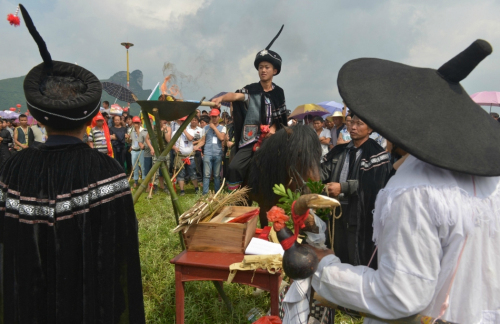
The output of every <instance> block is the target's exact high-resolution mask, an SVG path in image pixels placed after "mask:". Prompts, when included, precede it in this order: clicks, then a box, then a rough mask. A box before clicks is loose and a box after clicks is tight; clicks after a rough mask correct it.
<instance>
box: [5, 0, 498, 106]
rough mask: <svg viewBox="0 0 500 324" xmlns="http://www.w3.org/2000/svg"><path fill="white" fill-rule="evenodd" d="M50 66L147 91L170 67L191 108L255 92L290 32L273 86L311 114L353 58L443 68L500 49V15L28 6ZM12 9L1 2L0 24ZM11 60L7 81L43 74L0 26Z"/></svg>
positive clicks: (303, 7) (91, 1)
mask: <svg viewBox="0 0 500 324" xmlns="http://www.w3.org/2000/svg"><path fill="white" fill-rule="evenodd" d="M24 2H25V3H24V4H25V6H26V8H27V9H28V10H29V11H30V13H31V14H32V17H33V20H34V21H35V25H36V26H37V27H38V29H39V31H40V33H41V34H42V36H43V37H44V38H45V40H46V42H47V45H48V47H49V50H50V52H51V54H52V56H53V58H54V59H57V60H62V61H68V62H78V63H79V64H81V65H82V66H85V67H87V68H88V69H90V70H91V71H93V72H94V73H96V75H97V76H98V77H100V78H103V79H104V78H108V77H110V76H111V75H112V74H114V73H115V72H117V71H122V70H125V50H124V48H123V47H122V46H120V43H121V42H124V41H130V42H132V43H134V44H135V46H134V47H133V48H132V49H131V50H130V68H131V70H136V69H139V70H141V71H142V72H143V73H144V86H145V88H151V87H153V86H154V85H156V83H157V82H159V81H161V80H162V78H163V71H162V67H163V64H164V63H165V62H170V63H174V64H175V65H176V67H177V68H178V70H179V71H181V72H182V73H184V74H185V75H188V76H192V77H193V79H194V80H196V82H192V83H190V84H189V86H186V89H185V91H184V93H185V95H186V97H190V98H194V99H196V98H201V97H202V96H206V97H211V96H212V95H214V94H215V93H217V92H221V91H234V90H235V89H238V88H241V87H242V86H244V85H245V84H248V83H252V82H256V81H257V80H258V77H257V72H256V70H255V69H254V67H253V60H254V57H255V53H257V52H258V51H259V50H261V49H262V48H264V47H265V46H266V45H267V44H268V43H269V41H270V40H271V39H272V38H273V37H274V35H275V34H276V32H277V31H278V29H279V27H280V26H281V24H283V23H284V24H285V28H284V30H283V33H282V34H281V36H280V38H279V39H278V40H277V41H276V42H275V44H274V45H273V50H275V51H277V52H278V53H279V54H280V55H281V56H282V58H283V68H282V72H281V74H280V75H279V76H277V77H276V78H275V82H276V83H277V84H278V85H280V86H281V87H282V88H283V89H284V90H285V93H286V97H287V103H288V106H289V107H290V108H294V107H295V106H298V105H300V104H303V103H307V102H320V101H325V100H335V101H341V98H340V96H339V95H338V91H337V86H336V81H337V73H338V71H339V69H340V68H341V66H342V65H343V64H344V63H345V62H347V61H348V60H351V59H354V58H358V57H379V58H384V59H388V60H393V61H397V62H402V63H406V64H410V65H416V66H422V67H431V68H438V67H439V66H440V65H441V64H443V63H444V62H446V61H447V60H449V59H450V58H451V57H453V56H454V55H456V54H457V53H459V52H460V51H461V50H463V49H464V48H465V47H467V46H468V45H469V44H470V43H471V42H472V41H474V40H475V39H476V38H484V39H486V40H488V41H490V42H491V44H492V45H493V48H494V49H495V48H496V49H498V48H500V34H499V33H498V30H500V20H498V18H497V15H496V14H497V13H498V12H500V3H499V2H496V1H492V0H477V1H474V2H471V1H466V0H457V1H427V0H425V1H412V0H405V1H404V0H385V1H371V0H370V1H368V0H366V1H349V0H336V1H331V0H318V1H314V2H304V1H299V0H289V1H268V0H252V1H233V0H217V1H211V0H183V1H174V0H143V1H136V0H72V1H63V0H57V1H55V0H54V1H49V0H25V1H24ZM15 7H16V3H14V2H11V1H10V0H9V1H7V0H0V12H3V13H4V14H7V13H9V12H13V11H14V10H15ZM0 35H2V42H3V44H5V48H4V49H3V50H2V52H1V53H0V60H1V61H2V63H3V64H1V65H0V79H3V78H8V77H15V76H20V75H24V74H26V73H27V72H28V71H29V69H30V68H31V67H32V66H34V65H35V64H37V63H40V62H41V59H40V57H39V54H38V51H37V48H36V46H35V44H34V42H33V40H32V39H31V37H30V36H29V34H28V32H27V31H26V28H25V27H24V25H23V26H21V27H19V28H13V27H11V26H9V25H8V24H7V22H4V23H3V24H0ZM498 66H500V57H499V56H498V54H497V52H496V51H494V53H493V54H492V55H491V56H490V57H488V58H487V59H486V60H485V61H484V62H482V63H481V64H480V65H479V66H478V68H476V70H475V71H474V72H473V73H471V75H470V76H469V77H468V78H467V79H466V80H465V81H464V82H463V84H464V87H465V88H466V89H467V90H468V91H469V92H471V93H473V92H477V91H481V90H496V87H497V86H496V85H497V84H500V73H498Z"/></svg>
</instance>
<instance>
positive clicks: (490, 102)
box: [470, 91, 500, 113]
mask: <svg viewBox="0 0 500 324" xmlns="http://www.w3.org/2000/svg"><path fill="white" fill-rule="evenodd" d="M470 97H471V99H472V100H474V102H475V103H477V104H478V105H480V106H490V113H491V106H496V107H500V92H497V91H482V92H477V93H474V94H473V95H471V96H470Z"/></svg>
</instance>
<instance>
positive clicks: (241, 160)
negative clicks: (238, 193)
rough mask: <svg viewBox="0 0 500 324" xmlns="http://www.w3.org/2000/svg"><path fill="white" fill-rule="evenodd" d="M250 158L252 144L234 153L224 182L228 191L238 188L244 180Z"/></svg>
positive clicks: (251, 155)
mask: <svg viewBox="0 0 500 324" xmlns="http://www.w3.org/2000/svg"><path fill="white" fill-rule="evenodd" d="M252 157H253V145H252V144H249V145H247V146H245V147H242V148H240V149H239V150H238V152H236V154H235V155H234V157H233V159H232V160H231V163H230V164H229V167H228V168H227V175H226V180H227V185H228V188H229V189H233V188H232V187H234V186H238V185H239V184H241V183H242V182H243V181H244V180H245V178H246V176H247V172H248V167H249V166H250V162H252Z"/></svg>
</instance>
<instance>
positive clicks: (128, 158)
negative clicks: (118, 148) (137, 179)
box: [125, 146, 134, 174]
mask: <svg viewBox="0 0 500 324" xmlns="http://www.w3.org/2000/svg"><path fill="white" fill-rule="evenodd" d="M128 149H129V147H128V146H126V151H125V161H126V162H127V170H125V171H126V172H127V174H129V173H130V172H132V167H133V166H134V165H133V164H132V154H131V153H130V152H129V150H128Z"/></svg>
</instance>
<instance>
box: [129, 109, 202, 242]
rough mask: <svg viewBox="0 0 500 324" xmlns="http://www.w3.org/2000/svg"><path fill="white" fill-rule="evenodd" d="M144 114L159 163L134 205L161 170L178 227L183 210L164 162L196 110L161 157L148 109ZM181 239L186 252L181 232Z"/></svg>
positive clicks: (136, 194) (146, 180)
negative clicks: (156, 173) (157, 171)
mask: <svg viewBox="0 0 500 324" xmlns="http://www.w3.org/2000/svg"><path fill="white" fill-rule="evenodd" d="M142 113H143V115H144V116H146V117H145V118H144V124H145V125H146V129H147V130H148V133H149V138H150V140H151V145H152V146H153V148H154V150H155V155H156V157H157V162H156V163H155V164H154V165H153V167H152V168H151V170H150V171H149V173H148V174H147V176H146V177H145V178H144V180H143V181H142V183H141V185H140V186H139V188H138V189H137V191H136V192H135V194H134V197H133V199H134V204H135V203H136V202H137V201H138V200H139V197H140V196H141V194H142V192H143V191H144V190H145V189H147V187H146V186H145V185H144V183H146V184H147V183H149V181H150V180H151V178H152V177H153V175H154V173H155V172H156V170H158V168H160V170H161V174H162V175H163V179H164V180H165V183H166V185H167V188H168V190H169V191H170V198H171V199H172V206H173V208H174V215H175V221H176V223H177V225H179V216H180V215H181V214H182V209H181V207H180V204H179V197H178V196H177V194H176V192H175V190H174V186H173V184H172V180H171V179H170V175H169V174H168V170H167V167H166V164H165V163H164V162H163V158H165V157H166V156H167V155H168V153H169V152H170V150H171V149H172V147H173V146H174V144H175V142H177V139H179V137H180V136H181V134H182V132H184V130H185V129H186V127H187V126H188V125H189V123H190V122H191V119H193V118H194V116H196V110H195V111H193V112H192V113H191V115H189V116H188V118H187V119H186V120H185V121H184V122H183V123H182V125H181V126H180V127H179V129H178V130H177V131H176V132H175V135H174V136H173V137H172V139H171V140H170V142H169V143H168V145H167V147H166V148H165V150H164V151H163V152H162V153H161V155H159V152H160V147H159V144H158V140H157V137H156V134H155V132H154V131H153V126H151V121H150V120H149V118H148V117H147V116H148V112H147V110H146V109H144V108H142ZM179 239H180V242H181V246H182V249H183V250H184V249H185V248H186V246H185V244H184V239H183V237H182V233H181V232H179Z"/></svg>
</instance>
